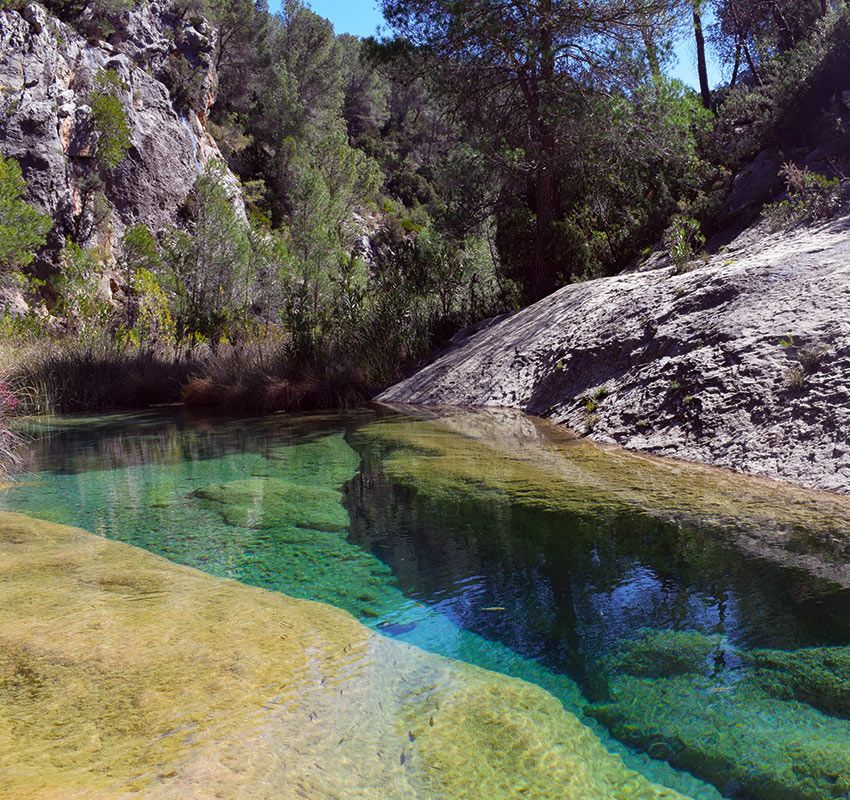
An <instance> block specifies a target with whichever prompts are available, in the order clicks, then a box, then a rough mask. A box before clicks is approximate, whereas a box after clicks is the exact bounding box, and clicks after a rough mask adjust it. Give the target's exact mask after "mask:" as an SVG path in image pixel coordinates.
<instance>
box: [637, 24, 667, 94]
mask: <svg viewBox="0 0 850 800" xmlns="http://www.w3.org/2000/svg"><path fill="white" fill-rule="evenodd" d="M641 34H642V36H643V46H644V47H645V48H646V60H647V61H648V62H649V72H650V74H651V75H652V82H653V83H654V84H655V85H656V86H659V85H660V84H661V80H662V75H661V61H660V60H659V58H658V47H657V46H656V44H655V39H654V38H653V36H652V32H651V31H650V30H649V29H648V28H644V29H643V30H642V31H641Z"/></svg>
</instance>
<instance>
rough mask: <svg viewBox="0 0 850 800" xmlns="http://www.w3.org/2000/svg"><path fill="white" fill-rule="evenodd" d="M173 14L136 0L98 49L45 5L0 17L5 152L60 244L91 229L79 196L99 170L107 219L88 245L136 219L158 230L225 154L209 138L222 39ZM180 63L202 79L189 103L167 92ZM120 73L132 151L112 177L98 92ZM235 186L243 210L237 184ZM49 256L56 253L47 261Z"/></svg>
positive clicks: (1, 147)
mask: <svg viewBox="0 0 850 800" xmlns="http://www.w3.org/2000/svg"><path fill="white" fill-rule="evenodd" d="M202 28H203V29H202V30H197V29H195V28H194V27H192V26H191V24H190V23H188V22H182V21H178V20H175V19H172V18H171V16H170V15H169V13H168V11H167V10H166V7H165V5H164V4H160V3H157V2H143V3H138V4H137V5H136V7H135V8H134V9H133V10H132V11H130V12H129V13H128V14H127V15H126V17H125V18H124V19H122V21H121V27H120V29H119V30H118V31H116V34H115V35H114V37H113V42H112V43H107V42H98V43H96V44H93V43H91V42H89V41H87V40H86V39H85V38H83V37H82V36H81V35H80V34H79V33H78V32H77V31H75V30H74V29H73V28H71V27H69V26H68V25H66V24H65V23H63V22H61V21H60V20H58V19H56V18H54V17H52V16H50V15H49V14H48V13H47V12H46V11H45V10H44V9H43V8H42V7H41V6H39V5H37V4H34V3H32V4H29V5H26V6H24V7H23V9H22V10H21V11H14V10H6V11H0V153H2V154H3V155H4V156H6V157H12V158H15V159H17V160H18V161H19V163H20V164H21V168H22V170H23V173H24V177H25V178H26V180H27V192H28V197H27V199H28V200H29V201H30V202H32V203H33V204H34V205H35V206H37V207H38V208H40V209H41V210H42V211H44V212H46V213H47V214H49V215H50V216H51V218H52V219H53V220H54V225H55V227H54V230H53V233H52V244H53V249H54V250H55V249H57V248H58V247H60V246H61V243H62V241H63V239H64V237H65V236H66V235H68V234H70V233H72V232H74V233H75V234H76V236H75V238H76V239H77V240H79V239H80V238H83V239H85V238H86V237H85V236H82V237H81V235H80V230H79V229H80V228H81V227H87V226H90V223H91V221H90V220H86V219H82V218H81V217H85V216H86V210H85V209H84V207H83V206H84V202H83V195H84V193H85V185H86V182H87V181H88V180H90V179H91V177H92V176H94V175H96V174H99V175H100V177H101V178H102V179H103V180H104V183H105V186H104V192H105V195H106V198H107V200H108V203H109V206H110V210H111V212H112V213H111V214H110V218H109V221H108V224H106V225H100V226H96V227H99V230H95V231H93V232H92V236H91V239H92V240H93V241H96V242H98V243H100V244H102V245H105V246H106V247H107V248H109V247H111V246H112V245H113V244H114V243H115V242H116V241H117V240H118V238H119V237H120V234H121V233H122V232H123V230H124V229H125V228H126V227H127V226H129V225H132V224H136V223H145V224H147V225H148V226H149V227H150V228H151V229H152V230H154V231H157V230H159V229H161V228H163V227H165V226H168V225H173V224H175V223H177V222H178V211H179V209H180V207H181V205H182V204H183V202H184V200H185V199H186V196H187V195H188V193H189V192H190V191H191V189H192V187H193V185H194V183H195V180H196V179H197V176H198V174H200V173H201V172H202V171H203V169H204V167H205V166H206V164H207V163H208V162H209V161H210V160H211V159H215V158H221V156H220V153H219V151H218V147H217V146H216V145H215V143H214V142H213V140H212V139H211V138H210V137H209V136H208V135H207V134H206V132H205V131H204V127H203V124H204V121H205V118H206V113H207V111H208V109H209V106H210V105H211V104H212V103H213V102H214V99H215V92H216V86H217V76H216V71H215V68H214V65H213V60H212V54H213V45H214V33H213V32H212V31H210V30H209V29H207V28H205V27H204V26H202ZM174 58H182V59H184V60H185V61H186V62H187V63H188V64H190V65H191V66H192V67H193V69H195V70H196V74H197V75H198V76H200V77H199V79H198V80H197V81H196V83H197V86H195V92H194V96H191V97H189V96H187V97H185V98H184V102H183V104H182V107H181V106H180V105H179V104H177V103H176V102H175V100H174V97H173V94H172V92H171V91H170V90H169V87H168V86H167V85H166V82H165V81H167V80H168V78H167V70H168V66H169V63H170V60H172V59H174ZM104 70H113V71H114V72H115V73H116V74H117V75H118V77H119V78H120V80H121V81H122V83H123V87H124V88H123V89H122V90H121V92H120V99H121V101H122V103H123V105H124V109H125V112H126V115H127V121H128V124H129V127H130V140H131V142H130V149H129V151H128V153H127V156H126V157H125V158H124V160H123V161H122V162H121V163H120V164H119V165H118V166H117V167H116V168H115V169H114V170H111V171H108V170H103V169H100V168H99V166H98V164H97V159H96V150H97V135H98V134H97V132H96V130H95V128H94V125H93V121H92V110H91V106H90V104H89V97H90V93H91V91H92V89H93V87H94V82H95V79H96V76H97V75H98V73H100V72H102V71H104ZM227 180H228V183H229V186H230V189H231V193H232V195H233V197H234V202H235V203H236V204H237V206H239V205H240V204H241V199H240V195H239V189H238V183H237V180H236V178H235V176H233V175H232V174H230V173H227ZM46 255H47V257H48V258H49V253H48V254H46Z"/></svg>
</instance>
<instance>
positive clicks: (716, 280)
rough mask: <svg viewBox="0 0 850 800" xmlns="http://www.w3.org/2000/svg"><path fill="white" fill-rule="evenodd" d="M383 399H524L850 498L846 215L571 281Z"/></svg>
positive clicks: (639, 438)
mask: <svg viewBox="0 0 850 800" xmlns="http://www.w3.org/2000/svg"><path fill="white" fill-rule="evenodd" d="M379 399H381V400H383V401H386V402H396V403H408V404H421V405H455V406H510V407H516V408H520V409H522V410H524V411H527V412H529V413H531V414H536V415H538V416H544V417H549V418H551V419H553V420H554V421H556V422H559V423H564V424H566V425H568V426H570V427H572V428H574V429H575V430H577V431H578V432H580V433H586V434H589V435H591V436H593V437H594V438H596V439H598V440H600V441H605V442H613V443H618V444H621V445H624V446H626V447H628V448H631V449H636V450H643V451H647V452H651V453H655V454H658V455H664V456H671V457H677V458H683V459H688V460H692V461H700V462H704V463H709V464H715V465H719V466H724V467H729V468H732V469H737V470H741V471H745V472H749V473H753V474H757V475H763V476H768V477H773V478H781V479H786V480H791V481H795V482H798V483H801V484H803V485H806V486H809V487H813V488H818V489H826V490H831V491H837V492H842V493H845V494H850V217H848V218H842V219H839V220H837V221H833V222H831V223H830V224H828V225H825V226H823V227H820V228H817V229H809V230H802V231H797V232H796V233H793V234H788V233H784V234H768V233H765V232H764V231H758V230H751V231H748V232H745V233H744V234H743V235H742V236H741V237H739V239H738V240H736V241H735V242H733V243H732V244H731V245H730V246H729V247H727V248H726V249H725V250H724V251H723V252H722V253H720V254H718V255H717V256H715V257H713V258H712V259H711V260H710V261H709V262H708V263H707V264H705V265H702V264H700V266H699V267H698V268H696V269H693V270H692V271H690V272H687V273H685V274H682V275H677V274H674V271H673V269H672V268H667V269H659V270H656V271H653V272H649V273H633V274H628V275H620V276H617V277H613V278H604V279H600V280H596V281H591V282H588V283H583V284H578V285H573V286H568V287H565V288H564V289H561V290H560V291H558V292H556V293H555V294H553V295H551V296H550V297H548V298H546V299H544V300H542V301H541V302H539V303H537V304H536V305H534V306H531V307H530V308H527V309H524V310H523V311H521V312H519V313H517V314H514V315H512V316H510V317H508V318H506V319H501V320H498V321H496V322H494V323H493V324H492V325H490V326H489V327H487V328H485V329H484V330H482V331H479V332H478V333H475V334H474V335H473V336H471V337H470V338H469V339H467V340H465V341H464V342H463V343H461V344H460V345H458V346H457V347H456V348H455V349H453V350H451V351H449V352H448V353H446V354H444V355H443V356H442V357H441V358H439V359H438V360H437V361H435V362H434V363H433V364H431V365H430V366H428V367H426V368H425V369H423V370H422V371H421V372H419V373H417V374H416V375H414V376H413V377H411V378H410V379H408V380H406V381H404V382H403V383H400V384H399V385H397V386H395V387H393V388H391V389H390V390H388V391H387V392H385V393H384V394H383V395H382V396H381V397H380V398H379Z"/></svg>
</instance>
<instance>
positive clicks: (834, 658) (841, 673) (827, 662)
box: [744, 647, 850, 747]
mask: <svg viewBox="0 0 850 800" xmlns="http://www.w3.org/2000/svg"><path fill="white" fill-rule="evenodd" d="M744 657H745V659H746V662H747V663H748V664H749V665H750V666H751V667H752V668H753V670H754V679H755V680H756V681H757V682H758V684H759V685H760V686H761V687H762V688H763V689H764V690H765V691H766V692H768V693H770V694H772V695H774V696H775V697H780V698H783V699H796V700H800V701H801V702H803V703H808V704H809V705H812V706H814V707H815V708H819V709H820V710H821V711H824V712H826V713H827V714H832V715H834V716H837V717H844V718H845V719H850V647H807V648H803V649H800V650H791V651H785V650H750V651H748V652H747V653H746V654H745V656H744ZM848 747H850V744H848Z"/></svg>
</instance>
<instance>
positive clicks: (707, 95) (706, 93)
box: [693, 0, 711, 108]
mask: <svg viewBox="0 0 850 800" xmlns="http://www.w3.org/2000/svg"><path fill="white" fill-rule="evenodd" d="M700 5H701V0H695V2H694V4H693V9H694V37H695V38H696V43H697V71H698V73H699V91H700V95H702V104H703V105H704V106H705V107H706V108H711V87H710V86H709V85H708V61H707V60H706V57H705V33H704V32H703V29H702V12H701V10H700Z"/></svg>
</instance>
